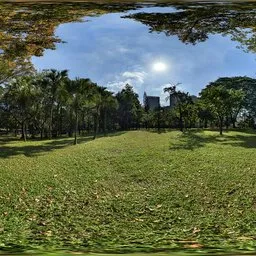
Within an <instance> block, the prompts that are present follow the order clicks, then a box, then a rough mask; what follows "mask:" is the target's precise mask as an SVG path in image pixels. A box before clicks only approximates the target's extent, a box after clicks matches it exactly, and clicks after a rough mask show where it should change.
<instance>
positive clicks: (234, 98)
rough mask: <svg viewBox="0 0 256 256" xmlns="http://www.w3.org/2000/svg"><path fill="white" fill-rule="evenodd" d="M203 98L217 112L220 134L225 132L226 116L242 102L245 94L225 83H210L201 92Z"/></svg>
mask: <svg viewBox="0 0 256 256" xmlns="http://www.w3.org/2000/svg"><path fill="white" fill-rule="evenodd" d="M200 95H201V99H202V100H203V101H204V103H205V104H207V105H208V106H209V108H210V109H211V110H212V111H213V113H214V114H216V116H217V118H218V121H219V130H220V135H222V133H223V125H224V118H225V117H226V116H228V115H229V113H230V112H232V110H233V109H234V108H236V107H237V106H238V105H240V104H241V102H242V100H243V97H244V94H243V92H242V91H240V90H235V89H227V88H225V86H223V85H218V86H216V85H215V83H211V84H209V85H208V86H207V87H206V88H205V89H203V90H202V91H201V93H200Z"/></svg>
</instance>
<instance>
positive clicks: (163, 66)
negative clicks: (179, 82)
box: [153, 62, 167, 72]
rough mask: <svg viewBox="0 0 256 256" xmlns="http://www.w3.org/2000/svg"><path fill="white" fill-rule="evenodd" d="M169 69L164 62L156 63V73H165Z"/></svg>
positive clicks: (154, 65)
mask: <svg viewBox="0 0 256 256" xmlns="http://www.w3.org/2000/svg"><path fill="white" fill-rule="evenodd" d="M166 69H167V66H166V64H165V63H163V62H155V63H154V64H153V70H154V71H156V72H163V71H165V70H166Z"/></svg>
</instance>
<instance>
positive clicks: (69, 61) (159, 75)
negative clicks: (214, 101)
mask: <svg viewBox="0 0 256 256" xmlns="http://www.w3.org/2000/svg"><path fill="white" fill-rule="evenodd" d="M138 11H139V12H141V11H146V12H170V11H173V9H172V8H170V7H168V8H166V7H163V8H161V7H158V8H156V7H150V8H144V9H140V10H137V11H130V12H128V13H134V12H138ZM126 14H127V13H126ZM123 15H124V13H115V14H106V15H103V16H100V17H85V18H84V21H85V22H82V23H67V24H62V25H60V26H59V27H58V28H57V29H56V35H57V36H59V37H60V38H61V39H62V40H63V41H65V42H66V43H64V44H58V45H57V47H56V50H46V51H45V54H44V56H43V57H33V60H32V61H33V63H34V65H35V67H36V68H37V69H38V70H42V69H48V68H55V69H59V70H62V69H68V70H69V75H70V77H71V78H76V77H81V78H82V77H88V78H90V79H91V80H92V81H93V82H96V83H98V84H99V85H101V86H105V87H107V88H108V89H109V90H111V91H113V92H117V91H120V90H121V89H122V88H123V87H124V85H125V84H126V83H129V84H131V85H132V86H133V87H134V90H135V91H136V92H137V93H138V94H139V96H140V100H142V97H143V93H144V91H146V93H147V95H152V96H160V98H161V104H162V105H166V104H167V103H166V101H165V97H166V95H165V94H164V93H163V88H164V87H166V86H168V85H169V84H170V83H178V82H179V83H181V85H180V89H181V90H183V91H187V92H189V93H190V94H193V95H198V93H199V92H200V91H201V89H202V88H204V87H205V85H207V84H208V83H209V82H211V81H215V80H216V79H217V78H218V77H222V76H238V75H241V76H244V75H247V76H251V77H255V72H256V70H255V69H254V67H255V63H256V56H255V55H254V54H250V53H245V52H243V51H242V50H241V49H237V45H238V43H237V42H234V41H231V40H230V37H229V36H225V37H223V36H221V35H210V36H209V40H207V41H206V42H202V43H199V44H197V45H195V46H193V45H186V44H183V43H182V42H181V41H179V40H178V38H177V37H176V36H169V37H167V36H166V35H165V34H164V33H149V28H148V27H147V26H145V25H143V24H141V23H140V22H137V21H134V20H132V19H124V18H121V17H122V16H123Z"/></svg>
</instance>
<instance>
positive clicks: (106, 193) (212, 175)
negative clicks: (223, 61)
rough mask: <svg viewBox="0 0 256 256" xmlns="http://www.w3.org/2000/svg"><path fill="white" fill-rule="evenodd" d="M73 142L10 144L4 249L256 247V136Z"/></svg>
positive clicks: (0, 191) (2, 169)
mask: <svg viewBox="0 0 256 256" xmlns="http://www.w3.org/2000/svg"><path fill="white" fill-rule="evenodd" d="M72 142H73V141H72V139H67V138H64V139H59V140H56V141H47V140H46V141H42V142H41V141H29V142H27V143H24V142H21V141H8V140H7V138H4V139H2V140H1V144H0V184H1V186H0V215H1V218H0V243H1V244H0V246H1V247H2V248H14V249H16V250H23V249H29V248H53V249H58V248H70V249H77V250H85V251H95V252H100V251H105V252H130V251H155V250H165V249H184V248H186V249H202V248H207V249H209V248H216V247H218V248H224V249H225V248H229V249H232V248H235V249H246V250H250V249H255V248H256V240H255V234H256V217H255V216H256V178H255V177H256V176H255V174H256V150H255V147H256V134H254V133H245V132H229V133H226V134H225V135H224V136H223V137H220V136H219V135H218V133H217V132H210V131H207V132H189V133H185V134H181V133H180V132H178V131H171V132H163V133H161V134H158V133H156V132H146V131H131V132H126V133H116V134H113V135H112V136H109V137H101V138H99V139H97V140H94V141H93V140H91V139H90V138H81V139H80V144H79V145H77V146H73V145H72Z"/></svg>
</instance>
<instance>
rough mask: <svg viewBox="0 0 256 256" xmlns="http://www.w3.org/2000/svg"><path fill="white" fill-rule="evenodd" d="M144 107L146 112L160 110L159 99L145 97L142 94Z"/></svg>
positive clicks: (156, 97) (145, 95)
mask: <svg viewBox="0 0 256 256" xmlns="http://www.w3.org/2000/svg"><path fill="white" fill-rule="evenodd" d="M144 107H145V109H146V110H156V109H159V108H160V97H158V96H147V94H146V93H145V92H144Z"/></svg>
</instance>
